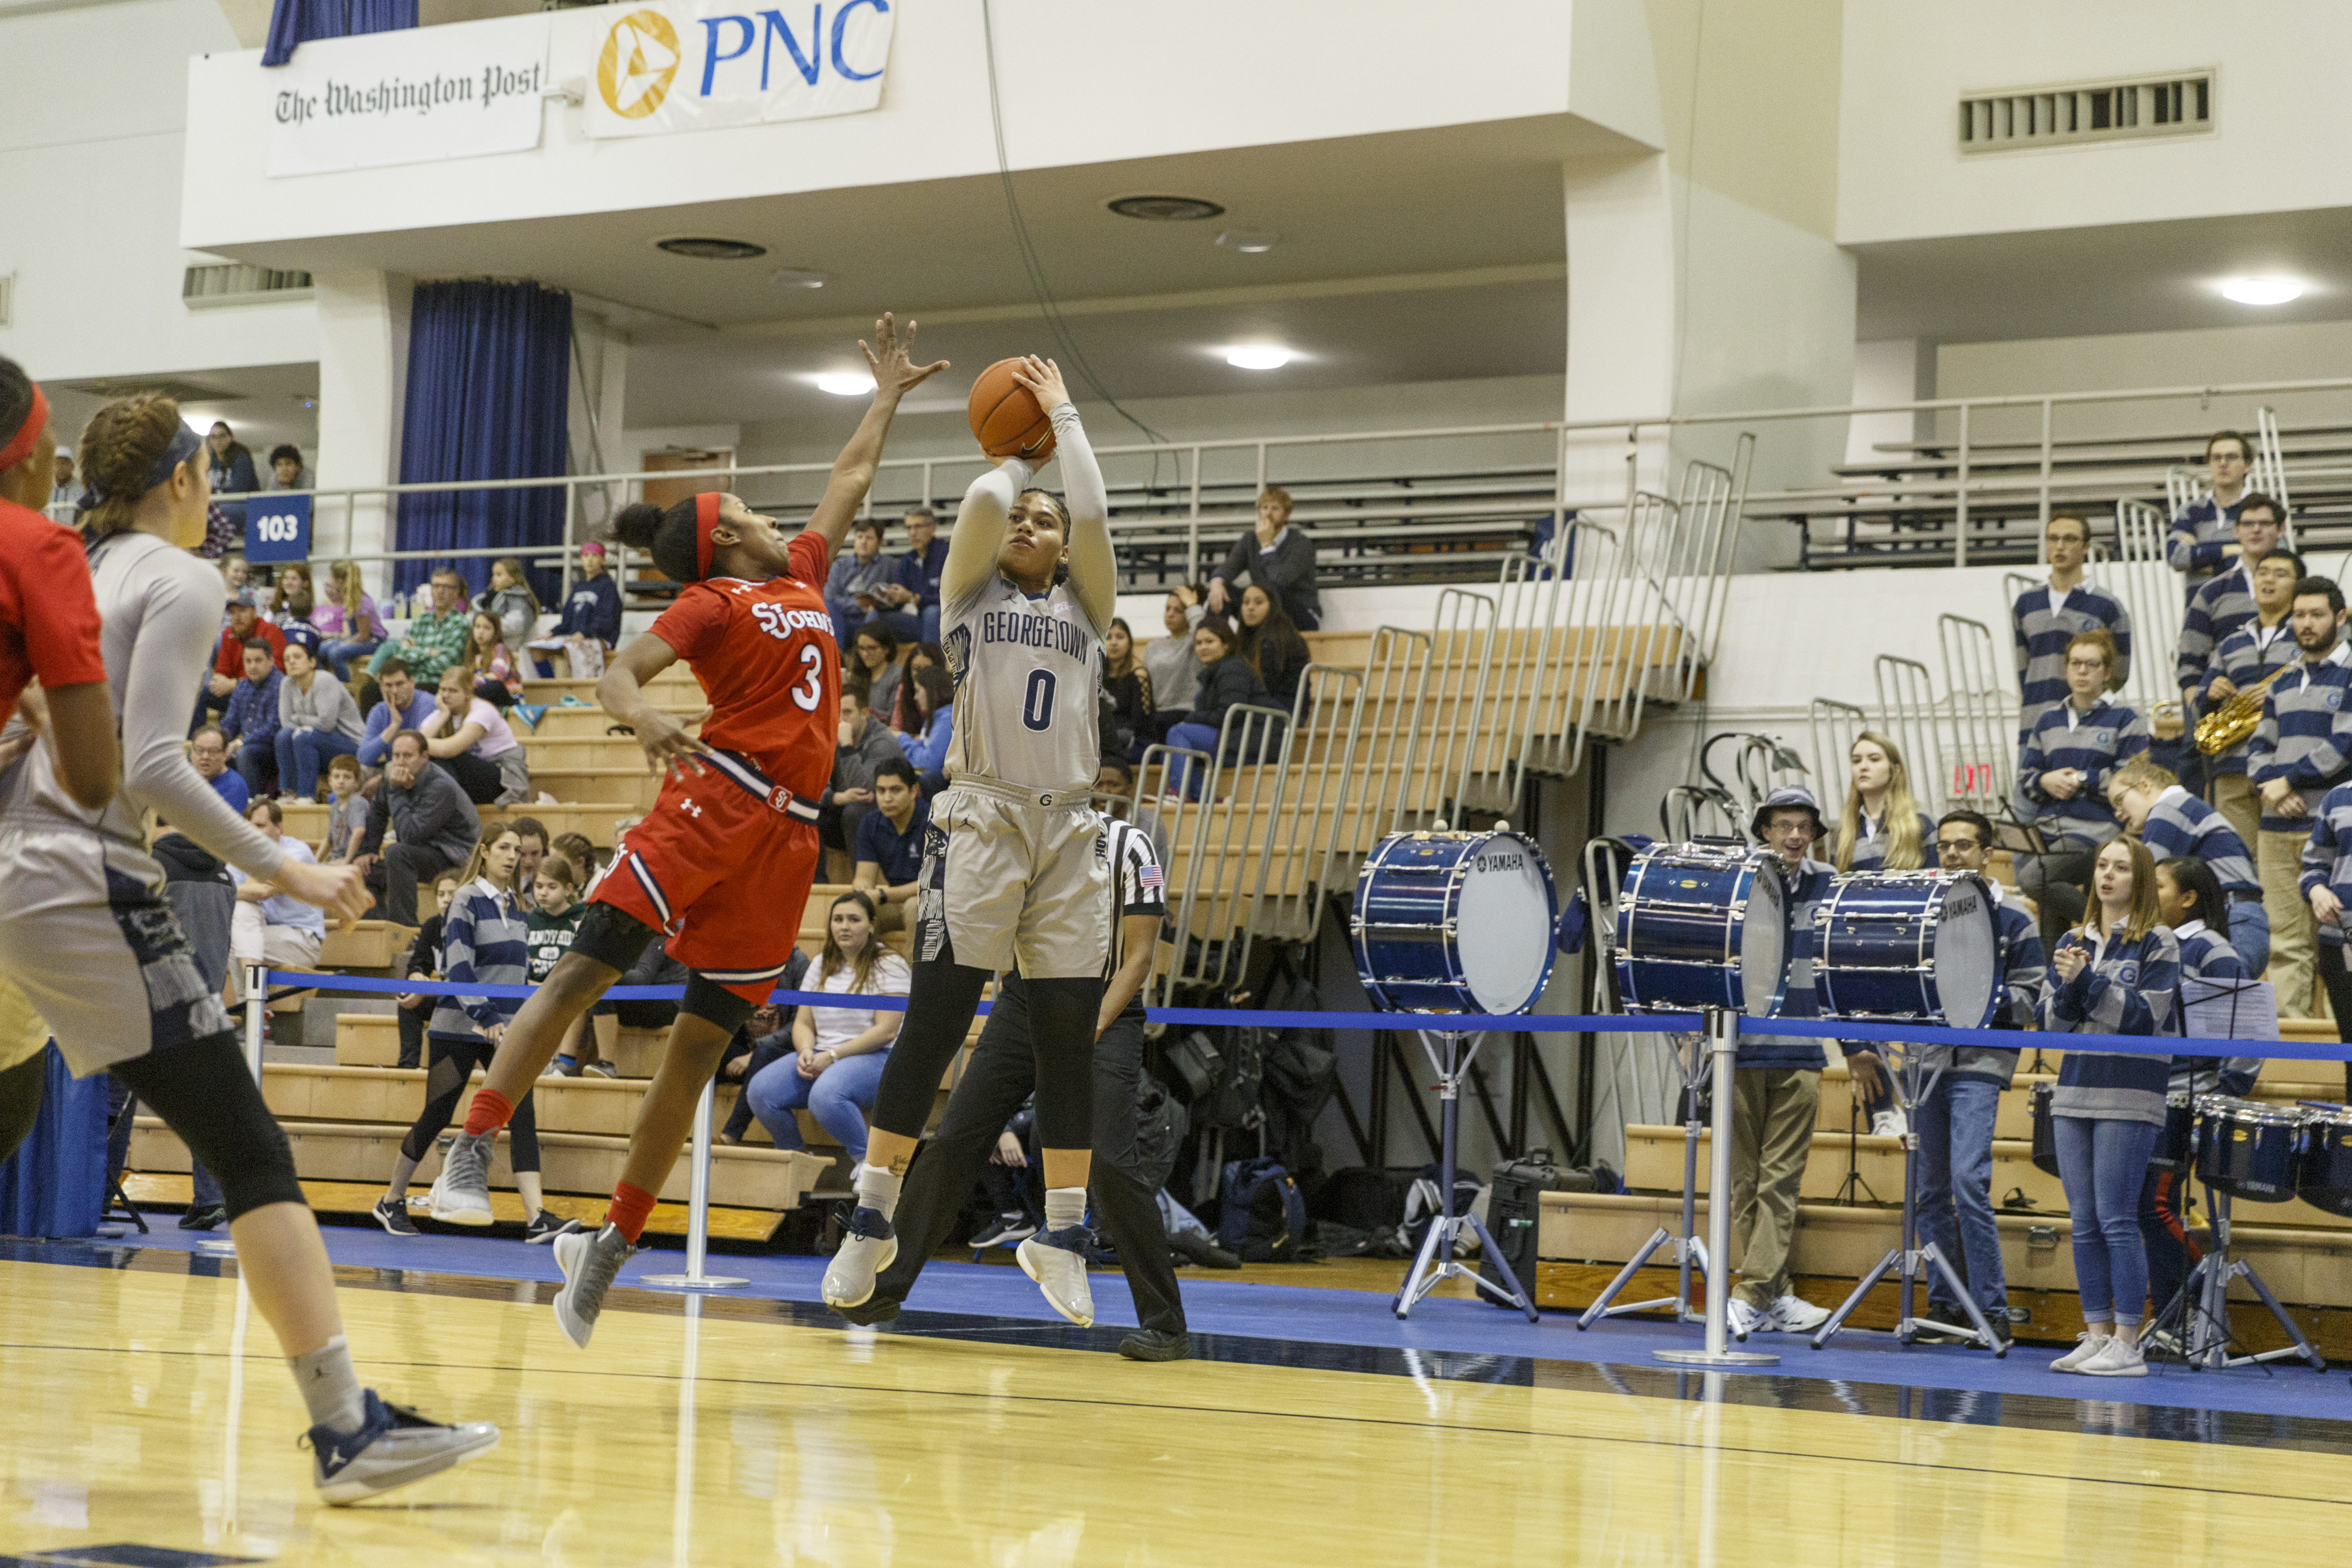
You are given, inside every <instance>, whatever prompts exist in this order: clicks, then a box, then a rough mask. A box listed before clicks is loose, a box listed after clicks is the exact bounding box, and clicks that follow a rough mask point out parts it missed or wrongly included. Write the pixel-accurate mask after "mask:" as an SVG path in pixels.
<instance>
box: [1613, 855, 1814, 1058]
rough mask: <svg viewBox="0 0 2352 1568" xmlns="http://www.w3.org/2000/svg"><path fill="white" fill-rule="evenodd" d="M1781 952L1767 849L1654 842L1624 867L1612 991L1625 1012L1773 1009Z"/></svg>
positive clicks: (1782, 905)
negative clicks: (1703, 1008)
mask: <svg viewBox="0 0 2352 1568" xmlns="http://www.w3.org/2000/svg"><path fill="white" fill-rule="evenodd" d="M1788 955H1789V890H1788V884H1787V883H1785V882H1783V881H1782V880H1781V879H1780V866H1779V863H1778V861H1777V860H1776V859H1775V858H1774V857H1773V856H1772V855H1771V853H1770V852H1769V851H1768V850H1763V849H1749V848H1748V847H1746V846H1744V845H1740V844H1736V843H1731V842H1728V841H1726V842H1723V843H1707V842H1705V841H1701V842H1697V843H1692V844H1656V845H1652V846H1651V847H1649V848H1647V849H1645V850H1643V852H1642V853H1641V854H1640V855H1639V856H1638V857H1637V858H1635V859H1634V861H1633V866H1632V868H1630V869H1628V870H1627V871H1626V873H1625V885H1624V888H1623V889H1622V891H1621V892H1620V893H1619V895H1618V900H1617V997H1618V1001H1619V1002H1620V1003H1621V1004H1622V1005H1623V1006H1624V1009H1625V1010H1626V1011H1627V1012H1629V1013H1689V1012H1695V1011H1696V1010H1697V1009H1699V1008H1701V1007H1725V1008H1728V1009H1730V1010H1731V1011H1732V1012H1735V1013H1745V1014H1747V1015H1748V1016H1750V1017H1755V1018H1762V1017H1769V1016H1771V1015H1772V1014H1773V1013H1775V1012H1777V1011H1778V1010H1779V1009H1780V992H1781V987H1782V986H1783V984H1786V979H1787V969H1788Z"/></svg>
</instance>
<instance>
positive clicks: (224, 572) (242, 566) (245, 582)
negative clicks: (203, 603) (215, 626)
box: [220, 550, 253, 604]
mask: <svg viewBox="0 0 2352 1568" xmlns="http://www.w3.org/2000/svg"><path fill="white" fill-rule="evenodd" d="M220 574H221V583H222V584H223V586H225V587H226V588H227V590H228V596H229V602H230V603H231V604H234V603H236V595H237V594H238V592H239V591H240V590H241V589H245V588H249V587H251V586H252V585H253V584H252V574H253V568H252V566H251V565H250V564H248V563H247V561H246V559H245V552H243V551H241V550H232V551H230V552H228V553H227V554H226V555H224V556H222V557H221V560H220Z"/></svg>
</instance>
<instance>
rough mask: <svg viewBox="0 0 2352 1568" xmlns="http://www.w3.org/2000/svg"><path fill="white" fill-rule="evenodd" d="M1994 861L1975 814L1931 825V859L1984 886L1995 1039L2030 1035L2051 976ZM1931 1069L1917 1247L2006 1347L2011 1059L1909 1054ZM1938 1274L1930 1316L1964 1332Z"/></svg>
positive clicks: (1996, 1053)
mask: <svg viewBox="0 0 2352 1568" xmlns="http://www.w3.org/2000/svg"><path fill="white" fill-rule="evenodd" d="M1991 853H1992V824H1991V823H1990V822H1989V821H1987V820H1986V819H1985V818H1984V816H1982V815H1980V814H1979V813H1977V812H1973V811H1952V812H1947V813H1945V814H1944V819H1943V820H1942V821H1941V822H1938V823H1937V825H1936V855H1937V860H1938V862H1939V863H1940V865H1941V866H1942V868H1943V869H1945V870H1947V871H1974V872H1976V873H1978V874H1979V876H1984V877H1985V886H1986V887H1987V888H1988V889H1990V891H1991V893H1992V899H1993V928H1994V955H1995V956H1994V962H1995V963H1996V964H1997V965H1998V966H1999V970H2000V993H1999V995H1998V997H1997V998H1996V1000H1995V1001H1994V1003H1993V1016H1992V1020H1991V1023H1990V1027H1991V1028H1995V1029H2030V1028H2032V1026H2033V1009H2034V1006H2035V1005H2036V1004H2037V1003H2038V1002H2039V1001H2040V999H2041V996H2042V977H2043V974H2044V973H2045V971H2046V969H2047V967H2048V965H2047V963H2046V961H2045V960H2044V958H2043V956H2042V942H2041V941H2040V939H2038V938H2037V937H2036V936H2035V935H2034V931H2033V917H2032V914H2030V913H2029V912H2028V910H2029V908H2030V906H2028V905H2027V904H2026V902H2025V900H2023V899H2021V898H2017V897H2012V896H2011V895H2009V894H2007V893H2005V892H2004V891H2003V890H2002V889H2001V887H2000V884H1999V883H1997V882H1995V881H1994V880H1993V879H1991V878H1990V876H1986V875H1985V861H1986V859H1987V858H1989V857H1990V855H1991ZM1912 1048H1913V1049H1915V1050H1918V1051H1920V1052H1923V1053H1925V1056H1926V1058H1927V1061H1928V1062H1929V1064H1930V1065H1931V1066H1938V1065H1939V1066H1940V1067H1941V1068H1942V1069H1943V1070H1942V1071H1941V1073H1939V1074H1938V1075H1937V1079H1936V1084H1935V1087H1934V1088H1933V1089H1929V1090H1928V1091H1927V1095H1926V1096H1925V1097H1923V1098H1922V1099H1921V1100H1920V1101H1919V1103H1918V1104H1916V1105H1915V1106H1913V1107H1912V1108H1911V1125H1912V1128H1913V1131H1915V1132H1916V1133H1917V1135H1918V1139H1919V1239H1920V1241H1921V1242H1922V1243H1923V1244H1924V1243H1927V1242H1931V1241H1932V1242H1934V1243H1935V1244H1936V1250H1937V1251H1938V1252H1940V1253H1942V1254H1943V1255H1944V1258H1945V1259H1946V1261H1948V1262H1949V1263H1950V1264H1951V1266H1952V1267H1953V1268H1954V1269H1955V1270H1957V1271H1958V1272H1959V1273H1960V1274H1961V1275H1962V1276H1963V1277H1964V1278H1965V1279H1967V1280H1968V1285H1969V1295H1971V1296H1973V1297H1975V1298H1976V1303H1977V1307H1978V1310H1980V1311H1982V1312H1983V1313H1984V1315H1985V1320H1986V1321H1987V1322H1989V1323H1990V1324H1991V1325H1992V1331H1993V1333H1994V1334H1995V1335H1996V1336H1998V1337H1999V1338H2000V1340H2001V1342H2003V1343H2006V1342H2008V1340H2009V1284H2008V1280H2007V1278H2006V1277H2005V1276H2004V1275H2003V1273H2002V1271H2001V1262H2000V1226H1998V1225H1996V1224H1995V1223H1994V1220H1993V1211H1992V1135H1993V1121H1994V1119H1995V1117H1996V1116H1997V1115H1998V1114H1999V1112H2000V1097H2001V1093H2002V1091H2003V1090H2005V1089H2008V1088H2009V1086H2010V1081H2011V1079H2013V1078H2015V1077H2016V1075H2017V1052H2016V1051H2015V1050H2013V1049H2012V1050H2003V1049H2000V1048H1999V1047H1992V1046H1973V1045H1972V1046H1916V1047H1912ZM1948 1294H1949V1288H1948V1286H1946V1285H1945V1283H1944V1277H1943V1276H1942V1275H1940V1274H1937V1275H1931V1276H1930V1277H1929V1279H1928V1286H1927V1310H1928V1316H1930V1317H1932V1318H1935V1319H1936V1320H1937V1321H1940V1322H1945V1323H1965V1322H1967V1321H1968V1314H1967V1313H1966V1312H1965V1311H1963V1310H1961V1309H1960V1305H1959V1303H1958V1302H1957V1301H1952V1300H1947V1299H1946V1298H1947V1297H1948ZM1920 1337H1921V1338H1922V1339H1923V1340H1925V1341H1927V1342H1931V1343H1933V1342H1947V1343H1957V1342H1959V1340H1960V1338H1961V1337H1962V1336H1957V1335H1946V1334H1937V1333H1927V1334H1923V1335H1921V1336H1920Z"/></svg>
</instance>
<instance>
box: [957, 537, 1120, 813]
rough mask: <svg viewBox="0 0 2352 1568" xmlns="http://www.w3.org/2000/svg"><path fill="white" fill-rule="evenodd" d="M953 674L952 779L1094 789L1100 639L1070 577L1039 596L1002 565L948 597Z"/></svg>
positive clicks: (1099, 745) (1055, 788) (1099, 748)
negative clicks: (974, 586)
mask: <svg viewBox="0 0 2352 1568" xmlns="http://www.w3.org/2000/svg"><path fill="white" fill-rule="evenodd" d="M943 608H944V609H945V611H946V612H947V613H946V618H945V635H944V636H942V637H941V638H940V644H941V648H940V651H942V652H943V653H945V654H946V655H947V658H948V674H949V675H950V677H951V678H952V679H954V681H955V719H954V722H953V726H952V729H951V731H950V740H949V742H948V769H947V771H948V774H949V776H950V778H955V777H961V776H962V775H965V774H968V773H969V774H978V775H980V776H981V777H983V778H992V779H994V780H996V781H997V782H998V783H1000V784H1013V785H1016V786H1018V787H1020V788H1022V789H1033V790H1038V791H1048V790H1051V791H1061V790H1088V789H1092V788H1093V787H1094V782H1095V773H1096V772H1097V768H1098V765H1099V763H1100V762H1101V759H1102V728H1101V724H1102V721H1101V716H1100V712H1099V709H1098V704H1099V702H1100V696H1099V693H1100V692H1101V689H1102V641H1101V639H1100V638H1098V637H1096V636H1095V630H1094V626H1093V625H1092V624H1091V623H1090V622H1089V621H1088V620H1087V612H1086V610H1085V609H1084V608H1083V607H1081V606H1080V605H1079V604H1078V596H1077V595H1076V593H1074V592H1072V591H1071V588H1070V585H1069V584H1066V583H1065V584H1061V585H1060V586H1058V587H1055V588H1053V589H1051V590H1049V591H1048V592H1046V593H1045V594H1044V595H1040V596H1038V597H1037V598H1034V599H1033V598H1031V597H1030V596H1029V595H1026V594H1024V593H1023V592H1022V591H1021V590H1020V589H1019V588H1018V587H1017V586H1015V585H1014V584H1013V583H1012V581H1011V580H1010V579H1008V578H1006V577H1005V576H1004V575H1003V574H1002V573H997V574H992V575H991V576H990V578H989V579H988V582H987V584H985V585H984V586H982V588H980V589H979V590H978V591H976V592H974V593H972V594H971V595H966V596H965V597H963V598H961V599H960V600H957V601H956V602H954V603H951V604H949V605H944V606H943Z"/></svg>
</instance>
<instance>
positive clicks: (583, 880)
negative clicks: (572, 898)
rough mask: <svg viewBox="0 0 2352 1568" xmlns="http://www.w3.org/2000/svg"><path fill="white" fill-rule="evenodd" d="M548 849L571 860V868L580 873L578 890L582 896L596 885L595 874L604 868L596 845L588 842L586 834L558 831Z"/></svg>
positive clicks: (602, 859)
mask: <svg viewBox="0 0 2352 1568" xmlns="http://www.w3.org/2000/svg"><path fill="white" fill-rule="evenodd" d="M548 849H549V852H550V853H551V854H555V855H561V856H562V857H563V858H565V859H566V860H569V861H571V862H572V868H573V869H575V870H577V871H578V872H579V873H580V891H581V892H582V894H583V896H584V895H585V894H586V893H587V891H588V889H591V888H593V887H594V886H595V885H596V877H597V874H598V873H599V872H601V871H602V870H603V869H604V858H602V857H601V856H599V855H598V854H597V853H596V847H595V846H594V845H593V844H591V843H590V842H588V836H587V835H586V834H584V833H559V834H557V835H556V836H555V841H554V843H552V844H551V845H550V846H548Z"/></svg>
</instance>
